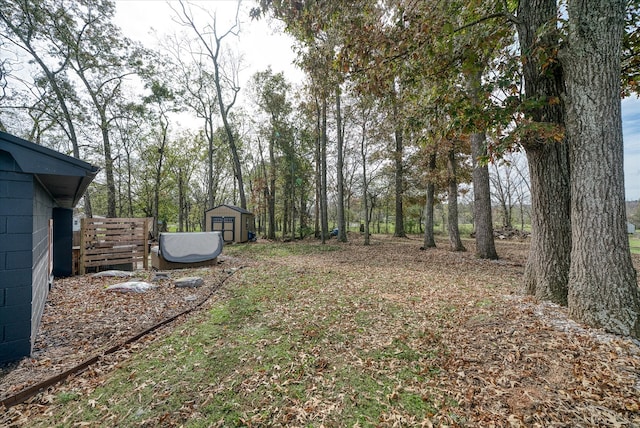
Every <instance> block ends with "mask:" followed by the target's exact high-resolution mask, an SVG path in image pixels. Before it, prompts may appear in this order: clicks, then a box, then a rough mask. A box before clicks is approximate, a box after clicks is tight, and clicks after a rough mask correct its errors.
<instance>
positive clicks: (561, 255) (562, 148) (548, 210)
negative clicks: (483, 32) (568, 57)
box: [517, 0, 571, 305]
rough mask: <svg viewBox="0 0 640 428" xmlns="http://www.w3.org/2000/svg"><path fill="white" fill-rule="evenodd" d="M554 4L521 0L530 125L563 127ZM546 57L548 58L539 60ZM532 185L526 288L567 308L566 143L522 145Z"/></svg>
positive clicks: (533, 137)
mask: <svg viewBox="0 0 640 428" xmlns="http://www.w3.org/2000/svg"><path fill="white" fill-rule="evenodd" d="M556 14H557V6H556V0H521V1H520V3H519V5H518V18H519V19H520V23H519V24H518V27H517V29H518V40H519V42H520V51H521V55H522V57H523V60H522V63H523V74H524V82H525V98H526V100H527V101H534V105H535V106H536V107H531V108H529V109H528V110H527V111H526V113H527V117H528V118H529V119H531V120H533V121H534V122H537V123H541V124H547V125H549V126H550V127H553V126H556V127H557V129H556V133H558V134H559V133H560V132H561V128H562V126H563V124H564V113H563V105H562V104H561V102H560V95H561V93H562V88H563V83H562V70H561V68H560V67H559V66H558V65H557V64H556V63H555V62H552V61H549V62H547V63H542V60H541V57H547V58H551V59H552V58H553V57H554V52H555V49H556V48H557V46H558V35H557V32H556V31H555V30H554V29H555V22H556V19H557V17H556ZM541 52H545V53H546V55H542V54H541ZM522 143H523V146H524V148H525V152H526V154H527V159H528V161H529V176H530V180H531V229H532V233H531V245H530V250H529V258H528V260H527V266H526V268H525V275H524V287H525V290H526V292H527V293H529V294H532V295H534V296H536V297H538V298H540V299H545V300H551V301H552V302H555V303H558V304H561V305H566V302H567V281H568V275H569V262H570V254H571V239H570V230H571V219H570V187H569V158H568V148H567V144H566V143H564V142H561V143H559V142H556V141H554V140H553V139H552V138H548V137H547V138H545V137H544V136H541V135H538V134H534V133H530V135H529V136H528V138H525V139H524V140H523V142H522Z"/></svg>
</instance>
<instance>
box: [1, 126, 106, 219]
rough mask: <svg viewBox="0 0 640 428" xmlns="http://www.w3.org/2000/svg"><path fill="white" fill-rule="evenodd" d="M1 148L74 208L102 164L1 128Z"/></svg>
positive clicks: (60, 201) (62, 203) (58, 199)
mask: <svg viewBox="0 0 640 428" xmlns="http://www.w3.org/2000/svg"><path fill="white" fill-rule="evenodd" d="M0 150H2V151H5V152H7V153H9V154H10V155H11V157H12V158H13V160H14V161H15V163H16V165H17V166H18V168H19V169H20V170H21V171H22V172H24V173H30V174H33V175H34V176H35V177H36V179H37V180H38V181H39V182H40V184H42V186H43V187H44V188H45V189H46V190H47V191H48V192H49V193H50V194H51V196H52V198H53V199H54V200H55V201H56V203H57V204H58V205H59V206H60V207H63V208H73V207H74V206H75V205H76V204H77V203H78V201H79V200H80V198H81V197H82V195H83V194H84V192H85V190H86V189H87V187H88V186H89V184H90V183H91V181H92V180H93V179H94V178H95V176H96V174H97V173H98V171H99V168H98V167H96V166H94V165H91V164H89V163H87V162H84V161H82V160H80V159H76V158H74V157H71V156H67V155H65V154H62V153H60V152H57V151H55V150H51V149H49V148H47V147H44V146H40V145H38V144H35V143H32V142H30V141H27V140H23V139H22V138H19V137H16V136H14V135H11V134H7V133H6V132H1V131H0Z"/></svg>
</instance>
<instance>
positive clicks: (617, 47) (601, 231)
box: [561, 0, 640, 337]
mask: <svg viewBox="0 0 640 428" xmlns="http://www.w3.org/2000/svg"><path fill="white" fill-rule="evenodd" d="M568 13H569V32H568V37H567V42H568V43H567V47H566V50H564V51H563V52H562V56H561V59H562V64H563V66H564V70H565V85H566V99H565V102H566V106H567V113H566V126H567V138H568V140H569V156H570V161H571V166H572V171H571V173H572V176H571V196H572V198H571V201H572V205H571V218H572V224H571V236H572V248H571V268H570V271H569V298H568V304H569V314H570V315H571V316H572V317H574V318H575V319H576V320H579V321H581V322H584V323H586V324H589V325H591V326H595V327H601V328H604V329H605V330H607V331H610V332H613V333H617V334H623V335H632V336H634V337H639V336H640V297H639V293H638V283H637V281H636V273H635V270H634V269H633V264H632V261H631V255H630V252H629V241H628V238H627V232H626V222H625V219H626V217H625V202H624V172H623V160H622V158H623V142H622V118H621V111H620V110H621V107H620V52H621V41H622V34H623V30H624V16H625V15H624V14H625V1H624V0H593V1H589V2H584V1H576V0H569V2H568Z"/></svg>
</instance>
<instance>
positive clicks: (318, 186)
mask: <svg viewBox="0 0 640 428" xmlns="http://www.w3.org/2000/svg"><path fill="white" fill-rule="evenodd" d="M315 106H316V138H315V151H314V163H315V194H316V203H315V206H314V214H315V217H314V219H315V221H314V236H315V238H316V239H317V238H319V237H320V234H321V233H322V232H321V230H320V216H321V212H322V209H321V206H322V202H321V201H322V197H321V195H322V173H321V169H320V157H321V156H320V152H321V147H322V143H321V140H322V126H321V119H322V114H321V111H320V105H319V103H318V98H317V97H316V98H315Z"/></svg>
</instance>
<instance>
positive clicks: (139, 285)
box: [107, 281, 156, 293]
mask: <svg viewBox="0 0 640 428" xmlns="http://www.w3.org/2000/svg"><path fill="white" fill-rule="evenodd" d="M154 288H156V286H155V285H153V284H149V283H148V282H142V281H129V282H120V283H118V284H113V285H110V286H108V287H107V291H116V292H119V293H146V292H147V291H149V290H153V289H154Z"/></svg>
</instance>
